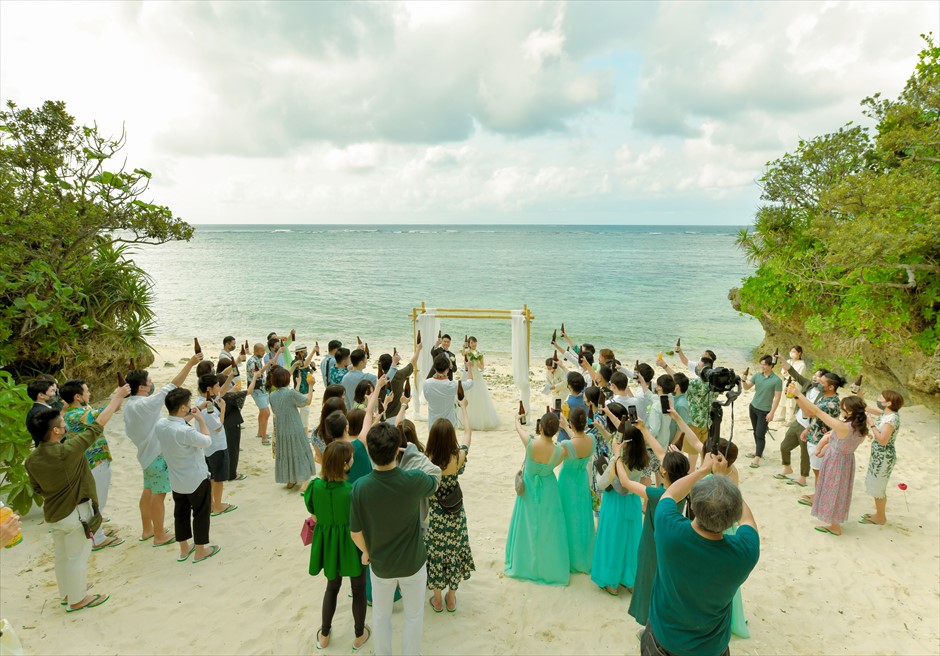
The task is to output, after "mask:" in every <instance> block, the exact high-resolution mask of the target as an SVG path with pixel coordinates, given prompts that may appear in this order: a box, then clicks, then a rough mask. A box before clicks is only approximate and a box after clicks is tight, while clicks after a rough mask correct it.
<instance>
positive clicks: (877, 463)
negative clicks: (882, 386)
mask: <svg viewBox="0 0 940 656" xmlns="http://www.w3.org/2000/svg"><path fill="white" fill-rule="evenodd" d="M859 398H861V394H859ZM876 404H877V407H872V406H868V407H867V408H866V410H867V411H868V413H869V414H874V415H877V419H871V418H869V420H868V427H869V429H870V430H871V435H872V437H873V438H874V440H873V441H872V443H871V459H870V460H869V461H868V472H867V474H866V475H865V490H866V491H867V492H868V494H870V495H871V496H872V497H873V498H874V499H875V514H874V515H870V514H868V513H865V514H864V515H862V519H861V521H860V522H859V523H860V524H884V523H885V522H887V521H888V518H887V517H886V516H885V507H886V506H887V504H888V495H887V493H888V479H889V478H891V472H892V471H894V465H895V464H896V463H897V461H898V456H897V453H896V452H895V450H894V442H895V440H896V439H897V436H898V430H900V428H901V414H900V410H901V408H902V407H903V406H904V397H903V396H901V395H900V394H898V393H897V392H895V391H894V390H883V391H882V392H881V394H880V395H879V396H878V400H877V401H876Z"/></svg>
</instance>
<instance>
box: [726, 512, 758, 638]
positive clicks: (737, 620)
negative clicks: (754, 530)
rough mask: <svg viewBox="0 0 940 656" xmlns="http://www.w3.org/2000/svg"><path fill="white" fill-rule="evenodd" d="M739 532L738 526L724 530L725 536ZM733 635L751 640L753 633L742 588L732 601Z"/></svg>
mask: <svg viewBox="0 0 940 656" xmlns="http://www.w3.org/2000/svg"><path fill="white" fill-rule="evenodd" d="M737 532H738V525H737V524H735V525H733V526H732V527H731V528H728V529H725V530H724V533H723V534H724V535H734V534H735V533H737ZM731 633H733V634H734V635H736V636H738V637H739V638H750V637H751V632H750V631H749V630H748V628H747V618H746V617H744V597H742V596H741V588H738V589H737V591H736V592H735V593H734V598H733V599H732V600H731Z"/></svg>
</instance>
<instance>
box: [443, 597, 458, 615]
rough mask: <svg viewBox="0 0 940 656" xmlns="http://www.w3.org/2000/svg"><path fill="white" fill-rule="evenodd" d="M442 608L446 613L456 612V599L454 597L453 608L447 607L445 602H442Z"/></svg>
mask: <svg viewBox="0 0 940 656" xmlns="http://www.w3.org/2000/svg"><path fill="white" fill-rule="evenodd" d="M444 608H445V609H446V610H447V612H448V613H456V612H457V600H456V599H455V600H454V607H453V608H447V602H444Z"/></svg>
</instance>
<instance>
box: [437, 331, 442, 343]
mask: <svg viewBox="0 0 940 656" xmlns="http://www.w3.org/2000/svg"><path fill="white" fill-rule="evenodd" d="M437 339H438V341H440V339H441V331H440V330H438V331H437Z"/></svg>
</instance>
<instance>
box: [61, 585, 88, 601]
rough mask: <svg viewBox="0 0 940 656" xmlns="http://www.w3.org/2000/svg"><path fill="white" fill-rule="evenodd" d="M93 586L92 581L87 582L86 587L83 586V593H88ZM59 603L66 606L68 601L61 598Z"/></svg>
mask: <svg viewBox="0 0 940 656" xmlns="http://www.w3.org/2000/svg"><path fill="white" fill-rule="evenodd" d="M93 587H95V584H94V583H89V584H88V587H87V588H85V594H88V593H89V592H90V591H91V589H92V588H93ZM59 605H60V606H68V605H69V602H68V600H67V599H63V600H62V601H60V602H59Z"/></svg>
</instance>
